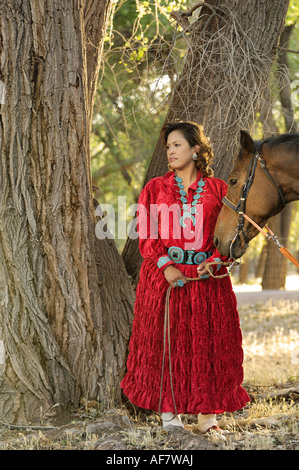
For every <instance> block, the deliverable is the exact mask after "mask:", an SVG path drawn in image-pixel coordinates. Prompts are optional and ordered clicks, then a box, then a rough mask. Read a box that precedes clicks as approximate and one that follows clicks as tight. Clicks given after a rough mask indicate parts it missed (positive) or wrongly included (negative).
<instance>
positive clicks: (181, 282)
mask: <svg viewBox="0 0 299 470" xmlns="http://www.w3.org/2000/svg"><path fill="white" fill-rule="evenodd" d="M176 285H177V286H180V287H183V285H184V281H183V280H182V279H179V280H178V281H177V283H176Z"/></svg>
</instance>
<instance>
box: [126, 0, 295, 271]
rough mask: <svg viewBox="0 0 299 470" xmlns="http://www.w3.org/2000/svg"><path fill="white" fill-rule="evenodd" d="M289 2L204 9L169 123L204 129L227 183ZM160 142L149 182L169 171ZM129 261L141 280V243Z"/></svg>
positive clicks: (129, 246) (133, 245)
mask: <svg viewBox="0 0 299 470" xmlns="http://www.w3.org/2000/svg"><path fill="white" fill-rule="evenodd" d="M288 4H289V0H275V1H273V0H265V1H263V2H260V1H259V0H256V1H251V2H244V1H243V0H233V1H231V0H230V1H228V0H226V1H223V0H222V1H221V0H210V1H209V2H208V3H207V4H206V6H204V7H202V9H201V11H200V14H199V17H198V19H197V20H196V21H195V22H194V23H193V25H192V32H191V33H187V32H186V34H185V36H186V39H187V42H188V50H187V53H186V55H185V57H186V58H185V62H184V68H183V71H182V73H181V75H180V77H179V79H178V81H177V83H176V86H175V90H174V93H173V97H172V102H171V105H170V109H169V111H168V114H167V116H166V121H173V120H191V121H195V122H198V123H200V124H202V125H203V126H204V129H205V132H206V134H207V135H208V136H209V137H210V139H211V143H212V146H213V149H214V154H215V160H214V170H215V176H217V177H219V178H222V179H224V180H226V179H227V177H228V175H229V173H230V171H231V168H232V165H233V162H234V158H235V156H236V153H237V149H238V148H239V139H240V129H242V128H243V129H247V130H250V129H251V128H252V126H253V124H254V120H255V116H256V111H257V109H258V106H259V103H260V99H261V95H262V93H263V91H264V89H265V86H267V82H268V79H269V75H270V69H271V65H272V63H273V60H274V58H275V53H276V46H277V44H278V40H279V36H280V33H281V31H282V28H283V25H284V21H285V17H286V13H287V9H288ZM166 163H167V162H166V152H165V148H164V146H163V144H162V142H161V140H160V139H159V140H158V142H157V145H156V148H155V150H154V154H153V157H152V160H151V163H150V165H149V168H148V171H147V174H146V177H145V181H144V183H147V182H148V181H149V180H150V179H151V178H153V177H154V176H159V175H162V174H164V173H166V171H167V165H166ZM123 258H124V260H125V264H126V267H127V270H128V272H129V274H130V275H131V276H132V277H133V278H134V279H135V280H137V279H138V272H139V266H140V262H141V260H140V255H139V252H138V240H132V239H130V238H129V239H128V240H127V243H126V246H125V248H124V250H123Z"/></svg>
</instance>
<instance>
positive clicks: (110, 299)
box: [0, 0, 133, 423]
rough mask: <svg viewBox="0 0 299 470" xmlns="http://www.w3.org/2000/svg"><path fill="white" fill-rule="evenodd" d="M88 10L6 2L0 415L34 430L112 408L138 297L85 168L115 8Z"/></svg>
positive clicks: (0, 134)
mask: <svg viewBox="0 0 299 470" xmlns="http://www.w3.org/2000/svg"><path fill="white" fill-rule="evenodd" d="M84 5H85V7H84V9H83V6H82V2H80V1H79V0H78V1H77V0H70V1H67V2H60V1H58V0H51V1H47V2H45V1H42V0H34V1H33V0H22V1H21V0H8V1H6V2H1V11H0V14H1V23H0V48H1V50H0V56H1V72H0V73H1V78H0V79H1V80H2V81H3V82H4V83H5V102H4V104H2V105H1V107H0V111H1V114H0V161H1V170H0V190H1V197H0V259H1V263H0V285H1V289H0V296H1V297H0V310H1V315H0V340H1V346H2V350H3V353H2V361H1V364H0V416H1V419H2V420H6V421H7V422H14V423H16V422H25V423H28V422H30V421H37V420H39V419H40V417H41V414H42V415H43V417H48V416H51V415H53V413H54V411H58V410H59V411H61V410H64V409H67V408H68V407H69V406H72V407H73V406H77V405H78V404H79V400H80V398H81V397H85V398H88V399H89V398H92V399H97V398H99V399H100V400H105V398H107V390H112V389H113V388H115V383H116V382H117V381H119V379H120V377H121V376H122V374H123V371H124V367H125V359H126V348H127V342H128V337H129V334H130V326H129V325H130V318H131V313H132V306H133V289H132V287H131V284H130V282H129V280H128V277H127V275H126V273H125V269H124V266H123V264H121V263H120V260H119V256H118V254H117V250H116V248H115V245H114V242H113V243H112V241H111V240H110V241H107V240H103V241H99V240H97V239H96V236H95V223H96V219H95V214H94V208H93V199H92V190H91V171H90V159H89V129H90V117H91V114H92V103H93V93H94V87H95V80H96V75H97V70H98V62H99V59H100V54H101V49H102V43H103V38H104V33H105V25H106V22H107V18H108V17H109V11H110V6H111V5H110V2H109V1H108V0H107V1H106V0H102V1H96V2H92V1H86V2H85V4H84ZM94 8H99V10H98V11H100V12H101V13H100V15H101V16H100V18H99V16H98V14H96V10H94ZM84 15H86V18H85V16H84ZM85 20H86V23H85ZM92 21H94V23H95V25H96V26H95V27H94V28H93V27H92ZM89 36H90V39H91V42H92V44H93V48H94V49H95V50H94V49H93V52H91V48H90V47H89V46H86V41H87V38H88V37H89ZM87 66H88V67H89V70H90V73H89V70H87ZM104 257H105V258H104ZM104 259H105V262H104V261H103V260H104ZM112 273H113V274H112ZM109 286H110V289H109ZM120 286H121V287H120ZM118 395H120V394H118ZM57 404H59V407H55V409H53V408H52V407H53V406H54V405H57Z"/></svg>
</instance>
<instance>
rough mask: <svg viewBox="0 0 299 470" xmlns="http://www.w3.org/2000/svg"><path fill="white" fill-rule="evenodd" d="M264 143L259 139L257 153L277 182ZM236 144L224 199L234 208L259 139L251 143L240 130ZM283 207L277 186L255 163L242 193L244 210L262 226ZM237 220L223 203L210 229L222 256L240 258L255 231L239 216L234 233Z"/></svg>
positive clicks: (238, 199)
mask: <svg viewBox="0 0 299 470" xmlns="http://www.w3.org/2000/svg"><path fill="white" fill-rule="evenodd" d="M266 142H267V141H263V142H262V143H263V146H262V148H261V150H260V154H261V155H262V157H263V159H264V160H265V162H266V165H267V169H268V170H269V172H270V173H271V177H272V178H273V180H274V181H275V180H276V181H277V180H278V179H277V178H278V168H277V167H276V166H277V163H276V160H277V158H272V157H273V151H272V152H270V148H269V146H268V145H267V144H266ZM240 143H241V149H240V151H239V154H238V157H237V159H236V163H235V165H234V167H233V170H232V172H231V174H230V176H229V178H228V190H227V199H228V200H229V201H231V202H232V203H233V206H235V207H236V206H238V203H239V201H240V198H241V196H242V193H243V190H244V183H245V180H246V178H247V177H248V168H251V165H252V164H253V161H254V158H255V155H256V154H257V153H258V151H257V148H258V146H259V144H260V142H254V141H253V140H252V138H251V137H250V135H249V134H248V133H247V132H245V131H241V139H240ZM274 153H275V152H274ZM273 162H274V163H273ZM243 195H244V194H243ZM238 207H239V206H238ZM283 207H284V206H283V204H282V202H281V198H280V195H279V193H278V191H277V189H276V188H275V186H274V185H273V184H272V183H271V181H270V179H269V178H267V175H266V174H265V172H264V171H263V169H262V167H261V165H260V164H257V162H256V168H255V170H254V176H253V182H252V185H251V186H250V189H249V191H247V194H246V201H245V210H244V212H245V213H246V214H247V215H248V216H249V217H250V218H251V219H252V220H254V221H255V222H256V223H257V224H258V225H259V226H260V227H263V226H264V225H265V224H266V223H267V220H268V219H269V218H270V217H272V216H273V215H275V214H277V213H278V212H280V211H281V210H282V208H283ZM238 219H239V215H238V213H237V212H236V211H234V210H232V209H231V208H229V207H227V206H226V205H223V207H222V209H221V211H220V213H219V216H218V219H217V223H216V226H215V232H214V244H215V246H216V248H217V249H218V250H219V252H220V253H221V254H222V255H223V256H229V257H230V256H232V257H233V258H240V257H241V256H242V255H243V254H244V253H245V251H246V248H247V246H248V243H249V241H250V240H252V238H254V237H255V236H256V235H257V234H258V233H259V231H258V229H256V228H255V227H254V226H253V225H252V224H250V223H249V222H248V221H247V220H244V219H243V222H244V225H243V228H242V231H239V232H238V234H237V232H236V229H237V226H238ZM233 240H234V241H233ZM232 241H233V243H232Z"/></svg>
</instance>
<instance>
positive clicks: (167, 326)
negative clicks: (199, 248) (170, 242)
mask: <svg viewBox="0 0 299 470" xmlns="http://www.w3.org/2000/svg"><path fill="white" fill-rule="evenodd" d="M214 264H217V265H218V264H221V265H223V266H225V265H228V266H229V268H228V270H227V272H226V273H225V274H221V275H218V276H215V275H214V274H213V273H212V271H211V269H210V266H211V265H214ZM238 264H240V262H239V261H237V260H234V261H233V262H227V261H217V262H216V261H211V262H209V263H206V264H205V268H206V269H207V271H208V272H209V274H210V276H212V277H213V278H215V279H218V278H219V279H221V278H223V277H226V276H229V275H230V270H231V268H232V267H233V266H235V265H238ZM186 279H187V282H189V281H201V280H202V279H201V278H200V277H187V278H186ZM171 289H172V286H171V285H170V286H169V287H168V289H167V293H166V300H165V313H164V331H163V360H162V372H161V385H160V398H159V414H161V403H162V391H163V377H164V369H165V355H166V336H167V340H168V362H169V378H170V389H171V395H172V401H173V405H174V411H175V413H174V417H173V418H171V419H169V420H163V421H165V422H170V421H172V420H174V419H175V418H176V417H177V415H178V412H177V406H176V402H175V398H174V391H173V380H172V367H171V347H170V315H169V299H170V293H171Z"/></svg>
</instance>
